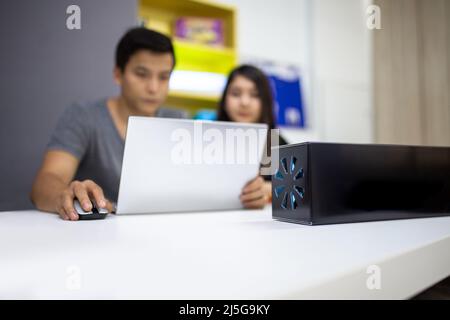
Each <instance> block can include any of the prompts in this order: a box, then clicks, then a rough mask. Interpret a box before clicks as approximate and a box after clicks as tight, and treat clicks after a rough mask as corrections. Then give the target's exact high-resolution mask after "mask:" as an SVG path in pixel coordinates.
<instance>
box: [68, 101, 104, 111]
mask: <svg viewBox="0 0 450 320" xmlns="http://www.w3.org/2000/svg"><path fill="white" fill-rule="evenodd" d="M105 107H106V99H98V100H92V101H75V102H74V103H72V104H71V105H70V106H69V108H70V109H72V110H73V111H78V112H82V113H88V114H92V113H94V112H99V111H100V110H102V109H103V108H105Z"/></svg>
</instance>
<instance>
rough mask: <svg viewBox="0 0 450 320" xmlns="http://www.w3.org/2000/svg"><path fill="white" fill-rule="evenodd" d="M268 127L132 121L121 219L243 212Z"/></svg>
mask: <svg viewBox="0 0 450 320" xmlns="http://www.w3.org/2000/svg"><path fill="white" fill-rule="evenodd" d="M267 130H268V128H267V125H264V124H243V123H233V122H218V121H214V122H212V121H198V120H197V121H195V120H180V119H162V118H149V117H130V118H129V120H128V128H127V134H126V142H125V151H124V158H123V164H122V174H121V180H120V187H119V197H118V202H117V214H137V213H156V212H181V211H203V210H225V209H238V208H242V205H241V202H240V200H239V195H240V193H241V190H242V188H243V186H244V185H245V184H246V183H247V182H248V181H250V180H252V179H253V178H255V177H256V176H257V175H258V173H259V168H260V161H261V158H262V156H263V154H264V149H265V143H266V137H267Z"/></svg>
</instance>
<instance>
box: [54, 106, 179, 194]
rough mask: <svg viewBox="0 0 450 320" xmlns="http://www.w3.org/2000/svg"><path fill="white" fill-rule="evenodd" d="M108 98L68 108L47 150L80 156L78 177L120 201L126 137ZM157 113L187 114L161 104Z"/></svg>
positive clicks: (76, 177) (162, 116) (165, 116)
mask: <svg viewBox="0 0 450 320" xmlns="http://www.w3.org/2000/svg"><path fill="white" fill-rule="evenodd" d="M106 101H107V99H102V100H99V101H97V102H95V103H87V104H74V105H72V106H70V107H68V108H66V109H65V110H64V112H63V113H62V115H61V116H60V118H59V120H58V123H57V125H56V128H55V130H54V131H53V134H52V136H51V138H50V142H49V143H48V146H47V150H63V151H67V152H69V153H71V154H72V155H74V156H75V157H76V158H77V159H79V160H80V164H79V167H78V170H77V173H76V175H75V180H86V179H90V180H92V181H94V182H95V183H97V184H98V185H99V186H100V187H101V188H102V189H103V192H104V194H105V197H106V198H108V199H109V200H111V201H114V202H117V198H118V193H119V182H120V173H121V170H122V158H123V151H124V147H125V141H123V139H122V137H121V136H120V135H119V132H118V130H117V128H116V126H115V124H114V122H113V119H112V117H111V114H110V112H109V110H108V108H107V106H106ZM155 117H161V118H186V113H185V112H183V111H181V110H177V109H168V108H159V109H158V111H157V112H156V114H155Z"/></svg>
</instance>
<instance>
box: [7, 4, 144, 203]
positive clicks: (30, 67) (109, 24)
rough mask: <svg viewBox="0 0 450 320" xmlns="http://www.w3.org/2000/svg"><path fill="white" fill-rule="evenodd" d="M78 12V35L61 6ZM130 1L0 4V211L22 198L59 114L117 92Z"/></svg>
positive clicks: (132, 16) (132, 10)
mask: <svg viewBox="0 0 450 320" xmlns="http://www.w3.org/2000/svg"><path fill="white" fill-rule="evenodd" d="M70 4H76V5H79V6H80V8H81V30H67V29H66V18H67V17H68V15H67V14H66V8H67V7H68V6H69V5H70ZM136 7H137V5H136V1H135V0H128V1H125V0H74V1H73V0H72V1H67V0H39V1H35V0H6V1H1V2H0V41H1V46H0V48H1V49H0V148H1V149H0V211H5V210H19V209H27V208H32V204H31V202H30V201H29V199H28V194H29V192H30V189H31V184H32V181H33V178H34V175H35V174H36V171H37V169H38V168H39V166H40V163H41V160H42V156H43V153H44V150H45V145H46V143H47V141H48V137H49V135H50V133H51V131H52V129H53V127H54V125H55V122H56V120H57V118H58V115H59V114H60V112H61V111H62V109H63V108H65V107H66V106H67V105H70V104H71V103H72V102H74V101H80V100H81V101H85V100H93V99H97V98H101V97H105V96H109V95H112V94H116V93H117V91H118V90H117V88H116V87H115V85H114V83H113V81H112V69H113V65H114V48H115V45H116V43H117V40H118V39H119V37H120V36H121V35H122V34H123V33H124V32H125V31H126V29H127V28H129V27H131V26H133V25H135V24H136V21H137V18H136V16H137V11H136V10H137V9H136Z"/></svg>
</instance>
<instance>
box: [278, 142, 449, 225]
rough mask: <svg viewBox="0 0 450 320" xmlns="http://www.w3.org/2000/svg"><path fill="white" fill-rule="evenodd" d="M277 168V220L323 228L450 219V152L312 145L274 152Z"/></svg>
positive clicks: (323, 144)
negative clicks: (365, 223)
mask: <svg viewBox="0 0 450 320" xmlns="http://www.w3.org/2000/svg"><path fill="white" fill-rule="evenodd" d="M277 150H278V154H277V152H276V151H277ZM276 162H277V163H278V170H277V171H276V173H275V174H274V175H273V176H272V216H273V218H274V219H277V220H281V221H287V222H294V223H301V224H307V225H320V224H336V223H349V222H364V221H378V220H390V219H407V218H424V217H440V216H450V148H449V147H425V146H402V145H378V144H369V145H365V144H339V143H314V142H306V143H300V144H292V145H285V146H279V147H274V148H272V164H275V163H276Z"/></svg>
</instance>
